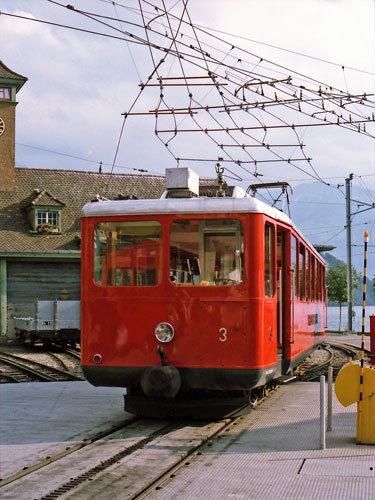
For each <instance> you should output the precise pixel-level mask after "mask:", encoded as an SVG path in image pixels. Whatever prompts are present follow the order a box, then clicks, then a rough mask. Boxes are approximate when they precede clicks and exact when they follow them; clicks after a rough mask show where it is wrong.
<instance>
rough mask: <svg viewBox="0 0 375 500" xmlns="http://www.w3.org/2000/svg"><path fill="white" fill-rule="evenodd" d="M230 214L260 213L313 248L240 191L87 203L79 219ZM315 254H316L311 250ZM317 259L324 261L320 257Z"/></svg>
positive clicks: (272, 212) (284, 219) (283, 216)
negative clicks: (196, 195)
mask: <svg viewBox="0 0 375 500" xmlns="http://www.w3.org/2000/svg"><path fill="white" fill-rule="evenodd" d="M220 213H222V214H231V213H259V214H264V215H268V216H269V217H271V218H272V219H274V220H277V221H280V222H284V223H286V224H288V225H290V226H292V227H293V228H294V230H295V231H296V232H297V233H298V234H299V236H300V237H301V238H302V239H303V240H305V242H306V243H307V244H308V245H309V246H310V247H311V248H312V249H314V246H313V245H312V244H311V243H310V242H309V241H308V240H307V239H306V238H305V237H304V236H303V234H302V233H301V231H299V229H298V228H297V227H296V226H295V225H294V224H293V222H292V220H291V219H290V218H289V217H288V216H287V215H286V214H285V213H283V212H281V211H280V210H278V209H277V208H274V207H271V206H269V205H267V204H266V203H264V202H263V201H260V200H258V199H257V198H253V197H251V196H249V195H248V194H247V193H246V192H245V191H244V190H243V189H242V188H235V189H234V191H233V195H232V196H231V197H229V196H228V197H223V198H217V197H205V196H200V197H197V198H166V193H164V195H163V196H162V197H161V198H159V199H147V200H146V199H143V200H116V201H112V200H105V201H94V202H90V203H87V204H86V205H85V206H84V207H83V209H82V212H81V216H82V217H108V216H121V215H151V214H154V215H163V214H220ZM314 251H315V253H316V254H317V255H319V253H318V252H317V251H316V250H315V249H314ZM320 259H321V260H322V261H323V262H324V259H323V258H322V256H321V255H320Z"/></svg>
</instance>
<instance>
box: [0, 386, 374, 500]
mask: <svg viewBox="0 0 375 500" xmlns="http://www.w3.org/2000/svg"><path fill="white" fill-rule="evenodd" d="M123 392H124V391H123V389H121V388H104V387H103V388H95V387H92V386H90V385H89V384H88V383H86V382H57V383H36V384H3V385H2V386H0V406H1V428H0V430H1V443H2V446H1V475H2V476H6V475H8V474H11V473H14V472H16V471H18V470H20V469H21V468H22V467H25V466H27V465H28V464H30V463H33V462H35V461H36V460H39V459H43V458H45V457H46V455H51V454H54V453H57V452H59V451H60V450H62V449H64V448H65V447H66V446H69V445H71V444H72V443H75V442H77V441H80V440H82V439H83V438H87V437H89V436H90V435H91V434H95V433H96V432H98V431H99V430H110V429H111V428H112V427H113V426H115V425H118V424H121V423H122V422H124V421H125V420H128V419H131V418H132V416H131V415H130V414H126V413H124V411H123V398H122V394H123ZM319 394H320V392H319V383H316V382H298V383H294V384H290V385H287V386H283V387H280V388H279V389H278V390H277V391H276V392H275V393H274V394H272V395H271V396H270V397H269V398H268V399H267V400H266V401H265V402H263V403H262V404H261V405H260V406H259V407H257V408H256V409H255V410H254V411H252V412H251V413H250V414H249V415H246V416H244V417H243V418H242V420H241V421H240V423H239V424H238V425H236V426H233V427H232V428H231V430H230V431H228V432H225V434H224V435H223V436H222V437H221V438H220V439H217V440H216V441H215V442H214V443H213V445H212V446H210V447H209V448H207V449H206V451H205V452H204V453H203V454H202V455H200V456H198V457H197V458H194V459H193V460H192V461H191V462H190V464H189V465H188V466H184V467H183V468H182V469H181V470H180V471H179V472H177V473H176V475H175V477H174V478H173V479H171V480H170V481H169V482H168V483H166V484H164V485H163V486H162V488H161V489H159V490H157V491H155V492H154V493H152V494H151V495H150V497H149V498H152V499H158V500H161V499H165V500H170V499H172V498H173V500H202V499H208V500H210V499H215V500H218V499H223V500H228V499H246V500H248V499H255V500H256V499H259V500H266V499H269V498H277V499H278V500H315V499H316V500H318V499H319V500H346V499H348V500H349V499H350V500H353V499H355V500H373V499H374V498H375V446H371V445H356V443H355V437H356V405H352V406H350V407H347V408H343V407H342V406H341V405H340V404H339V403H338V401H337V400H336V399H335V398H334V404H333V420H332V428H333V430H332V431H331V432H329V433H327V435H326V449H324V450H321V449H320V433H319ZM374 425H375V424H374ZM117 441H118V442H116V445H117V446H121V439H118V440H117ZM154 451H157V453H158V456H161V455H162V452H163V453H167V452H169V453H175V451H173V449H171V450H169V451H168V450H160V449H157V450H154ZM129 458H130V457H129ZM131 462H132V461H131V460H130V461H129V463H128V465H127V464H126V463H125V464H123V465H122V467H123V469H122V473H121V475H120V478H119V479H118V482H117V483H116V485H115V484H114V485H113V487H112V493H111V496H109V497H108V499H109V498H110V499H111V500H112V499H115V498H119V499H121V500H125V498H126V497H124V496H123V491H124V490H123V489H122V487H123V486H122V484H121V477H122V476H123V477H124V481H125V478H126V474H127V471H128V472H129V471H130V469H129V467H130V466H131ZM46 472H47V470H46ZM41 473H42V471H41ZM88 486H89V484H88V485H87V487H88ZM9 488H10V491H11V485H9ZM9 488H8V487H5V489H6V490H7V491H8V489H9ZM91 488H94V482H93V483H91ZM24 493H25V495H26V496H22V498H25V499H26V498H27V499H28V498H34V496H33V495H32V494H31V495H30V496H28V494H27V492H24ZM1 496H2V495H1V490H0V497H1ZM64 497H65V496H64ZM4 498H5V497H4ZM6 498H11V496H7V497H6ZM17 498H21V497H20V496H17ZM69 498H74V499H75V500H87V499H89V498H96V497H95V495H91V494H88V490H87V489H86V488H85V487H84V485H82V490H80V492H78V491H74V490H73V491H72V492H71V496H69Z"/></svg>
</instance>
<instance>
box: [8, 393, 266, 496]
mask: <svg viewBox="0 0 375 500" xmlns="http://www.w3.org/2000/svg"><path fill="white" fill-rule="evenodd" d="M271 392H273V391H271ZM269 394H270V393H267V395H269ZM243 418H245V417H243V416H241V415H235V414H234V415H233V416H229V417H228V418H225V419H221V420H216V421H195V422H191V421H186V420H173V421H170V420H148V419H143V418H138V417H131V418H129V417H128V420H127V421H126V422H125V423H123V424H121V425H118V426H117V427H110V428H108V430H106V431H102V432H100V433H98V434H96V435H93V436H88V437H87V438H86V439H83V440H80V441H79V442H77V443H73V444H71V446H69V447H66V448H64V449H61V450H60V451H57V452H56V453H54V454H53V455H51V456H48V457H46V458H44V459H43V460H39V461H36V462H35V463H33V464H30V465H28V466H27V467H26V468H25V467H24V468H22V469H21V470H19V471H16V472H15V473H13V474H10V475H8V476H6V477H4V478H3V479H1V480H0V488H1V491H0V496H1V498H2V499H3V500H7V499H13V498H20V496H19V495H20V493H21V492H23V491H30V488H31V487H32V488H33V496H32V498H35V500H37V499H38V500H51V499H55V498H60V497H61V498H64V499H67V498H71V499H81V498H82V499H83V498H85V499H86V498H97V499H98V500H99V499H108V498H121V499H124V500H125V499H127V500H135V499H137V500H139V499H143V498H146V497H147V496H148V495H149V494H151V493H152V492H154V491H157V490H158V489H159V488H160V487H161V485H162V484H163V483H165V481H168V480H169V479H170V478H171V477H173V475H174V474H175V473H176V472H177V471H178V470H180V469H183V468H184V467H185V466H186V465H188V464H189V463H190V462H192V461H193V460H194V459H195V458H198V457H199V456H200V455H202V454H203V453H204V452H205V451H207V450H209V449H210V447H211V446H212V445H213V443H214V441H215V440H217V439H220V438H221V437H222V436H224V435H225V434H226V433H227V432H229V431H230V430H231V429H232V428H233V427H234V426H236V425H237V424H238V423H239V422H240V421H241V420H242V419H243ZM118 481H121V486H120V490H117V495H116V494H115V491H114V489H115V488H119V485H118ZM36 486H37V491H35V487H36ZM119 491H121V494H120V496H118V495H119Z"/></svg>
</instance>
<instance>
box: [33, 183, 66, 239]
mask: <svg viewBox="0 0 375 500" xmlns="http://www.w3.org/2000/svg"><path fill="white" fill-rule="evenodd" d="M34 196H35V198H34V199H33V201H32V202H31V203H29V204H28V205H26V207H25V208H24V210H25V212H26V213H27V215H28V218H29V221H30V225H31V231H32V232H33V233H39V234H61V212H62V211H63V209H64V207H65V203H63V202H62V201H59V200H58V199H57V198H55V197H54V196H52V195H51V194H49V193H48V192H47V191H44V190H41V189H34Z"/></svg>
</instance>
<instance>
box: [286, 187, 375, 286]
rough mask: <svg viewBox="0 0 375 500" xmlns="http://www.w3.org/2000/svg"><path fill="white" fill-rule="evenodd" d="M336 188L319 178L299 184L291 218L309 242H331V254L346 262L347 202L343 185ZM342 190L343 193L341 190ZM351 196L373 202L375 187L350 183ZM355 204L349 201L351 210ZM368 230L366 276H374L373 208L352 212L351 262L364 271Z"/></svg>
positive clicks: (296, 188) (294, 196)
mask: <svg viewBox="0 0 375 500" xmlns="http://www.w3.org/2000/svg"><path fill="white" fill-rule="evenodd" d="M341 191H342V192H340V191H339V190H338V189H335V188H332V187H328V186H325V185H324V184H322V183H320V182H312V183H308V184H300V185H298V186H296V187H295V189H294V193H293V195H292V196H291V200H290V201H291V203H290V206H291V218H292V220H293V221H294V222H295V224H296V225H297V226H298V228H299V229H300V230H301V231H302V233H303V234H304V236H305V237H306V238H307V239H308V240H309V241H310V243H312V244H318V243H319V244H327V245H334V246H335V247H336V248H335V249H334V250H332V252H331V255H332V256H334V257H335V258H337V259H339V260H341V261H343V262H345V263H346V260H347V259H346V229H345V226H346V202H345V196H344V194H345V186H343V187H341ZM343 193H344V194H343ZM351 198H352V200H359V201H363V202H366V203H373V202H374V200H375V191H370V190H365V189H360V188H358V187H356V186H352V196H351ZM364 208H367V207H366V206H362V207H359V208H358V203H356V202H354V201H352V204H351V212H352V214H353V213H355V212H356V211H357V210H362V209H364ZM366 230H367V231H368V232H369V242H368V253H367V277H368V279H369V280H370V279H372V278H373V277H374V276H375V208H372V209H370V210H367V211H366V212H363V213H361V214H357V215H354V216H352V265H353V266H354V267H355V268H356V270H357V271H358V272H360V273H361V274H363V258H364V248H363V239H364V231H366Z"/></svg>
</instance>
